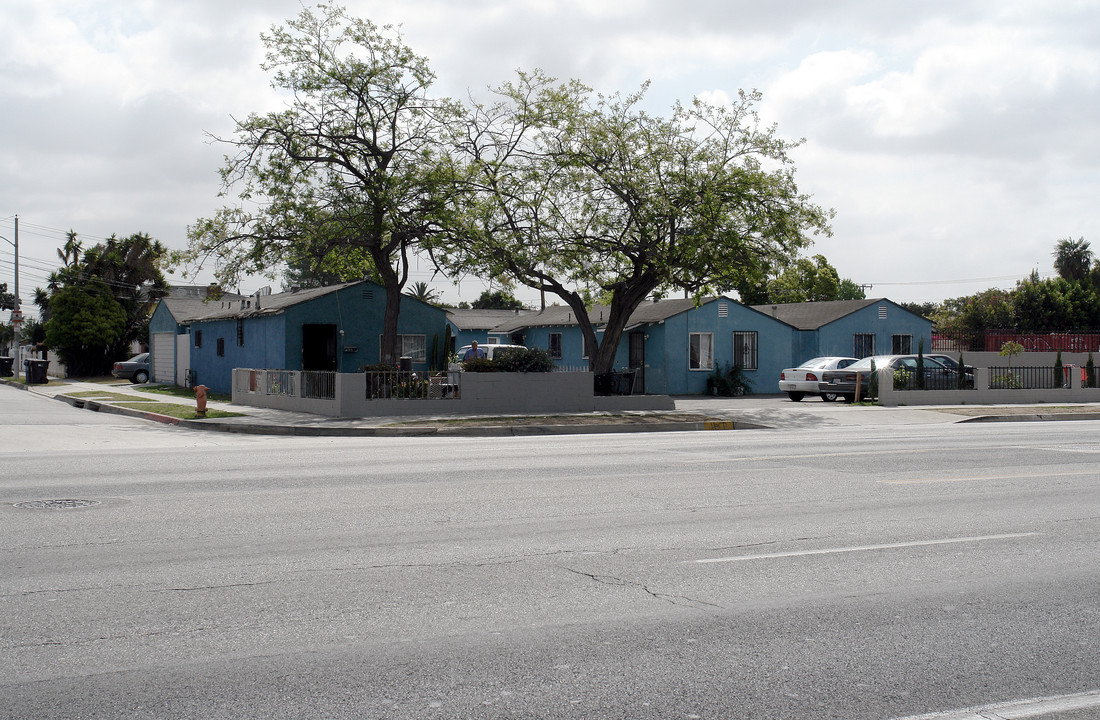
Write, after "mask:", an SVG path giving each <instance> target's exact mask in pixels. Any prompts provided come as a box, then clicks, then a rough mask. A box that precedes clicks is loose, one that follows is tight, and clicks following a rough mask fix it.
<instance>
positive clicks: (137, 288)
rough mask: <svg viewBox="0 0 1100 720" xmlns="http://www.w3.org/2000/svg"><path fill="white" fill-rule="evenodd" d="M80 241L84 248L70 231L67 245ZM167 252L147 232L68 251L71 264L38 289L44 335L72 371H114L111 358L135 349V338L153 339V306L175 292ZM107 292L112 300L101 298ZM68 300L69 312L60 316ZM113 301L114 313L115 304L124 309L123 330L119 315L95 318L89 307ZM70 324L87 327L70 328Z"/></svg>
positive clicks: (66, 309) (65, 310) (76, 244)
mask: <svg viewBox="0 0 1100 720" xmlns="http://www.w3.org/2000/svg"><path fill="white" fill-rule="evenodd" d="M74 245H75V246H76V247H79V243H77V242H76V239H75V235H73V234H70V237H69V241H68V242H67V243H66V248H70V249H71V247H72V246H74ZM166 254H167V250H166V249H165V247H164V246H163V245H161V244H160V242H158V241H156V240H153V239H152V238H150V237H149V236H148V235H146V234H144V233H135V234H133V235H130V236H129V237H126V238H118V237H116V236H114V235H112V236H111V237H109V238H107V240H106V241H105V242H102V243H99V244H98V245H95V246H94V247H92V248H89V249H87V250H84V251H83V253H82V254H79V253H68V258H69V259H68V260H67V262H69V263H70V264H68V265H66V266H65V267H63V268H59V269H58V270H57V271H56V272H53V273H51V274H50V277H49V280H48V282H47V287H46V289H42V288H36V289H35V303H36V304H37V305H38V306H39V308H41V311H42V312H41V314H42V317H43V326H44V330H45V338H44V339H45V341H46V343H47V344H49V345H50V346H51V347H53V348H54V349H55V350H57V352H58V354H59V355H61V357H62V359H63V360H64V361H65V363H66V365H68V366H69V370H70V372H73V373H76V374H94V373H95V372H102V371H104V370H109V369H110V364H111V362H113V361H114V360H116V359H118V358H120V357H124V356H126V355H128V354H129V352H130V346H131V344H132V343H133V342H134V341H135V340H142V341H145V342H148V338H149V316H150V315H151V313H152V310H153V306H154V305H155V304H156V302H157V300H158V299H160V298H161V297H164V296H165V295H167V294H168V292H169V286H168V282H167V280H165V278H164V275H163V273H162V272H161V269H160V268H161V265H162V264H163V263H164V259H165V256H166ZM62 259H63V260H64V259H65V258H64V257H63V258H62ZM104 294H106V295H107V296H109V297H110V299H111V301H112V302H111V303H110V304H108V303H106V302H105V301H100V300H98V298H99V297H100V296H101V295H104ZM59 298H64V300H59ZM89 298H92V299H95V301H94V302H93V300H92V299H89ZM62 302H63V304H64V312H63V314H61V315H59V314H58V312H59V307H60V306H59V303H62ZM107 305H109V308H110V312H109V313H108V314H109V315H110V316H111V317H112V318H113V313H114V308H116V307H117V308H118V309H120V310H121V312H122V317H123V322H122V327H121V329H119V330H118V332H115V327H114V323H113V319H112V320H111V321H110V322H108V319H104V320H103V321H99V320H94V321H93V320H89V318H90V315H89V312H91V310H88V308H92V309H95V308H100V307H101V306H107ZM105 312H106V311H105ZM70 323H86V324H87V326H86V327H85V326H76V327H69V326H68V324H70ZM55 342H61V343H63V344H62V345H57V344H55Z"/></svg>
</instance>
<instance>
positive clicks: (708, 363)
mask: <svg viewBox="0 0 1100 720" xmlns="http://www.w3.org/2000/svg"><path fill="white" fill-rule="evenodd" d="M703 338H706V343H704V342H703ZM704 345H705V346H706V347H704ZM688 370H690V371H692V372H695V371H698V372H711V371H712V370H714V333H710V332H693V333H688Z"/></svg>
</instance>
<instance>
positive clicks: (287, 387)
mask: <svg viewBox="0 0 1100 720" xmlns="http://www.w3.org/2000/svg"><path fill="white" fill-rule="evenodd" d="M254 372H255V371H254ZM259 373H260V374H261V376H262V378H263V380H262V382H263V386H262V391H263V393H264V395H284V396H286V397H298V391H297V389H296V388H297V383H296V382H295V379H296V378H295V375H297V373H296V372H295V371H293V370H261V371H259Z"/></svg>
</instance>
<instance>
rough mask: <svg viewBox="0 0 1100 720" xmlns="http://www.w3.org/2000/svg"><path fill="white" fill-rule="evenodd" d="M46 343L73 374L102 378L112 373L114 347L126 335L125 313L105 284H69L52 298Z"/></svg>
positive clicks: (46, 327) (46, 325) (94, 282)
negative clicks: (112, 349) (112, 351)
mask: <svg viewBox="0 0 1100 720" xmlns="http://www.w3.org/2000/svg"><path fill="white" fill-rule="evenodd" d="M50 313H51V315H50V319H49V320H48V321H47V322H46V324H45V329H46V344H47V345H49V346H50V347H51V348H53V349H54V351H55V352H57V354H58V356H59V357H60V358H61V361H62V362H63V363H65V365H66V366H67V367H68V371H69V373H70V374H73V375H77V376H89V375H102V374H106V373H107V372H109V371H110V368H111V360H112V356H111V354H110V352H111V348H112V347H114V346H116V345H117V344H118V343H119V341H120V340H121V339H122V337H123V336H124V335H125V333H126V327H127V318H126V310H125V309H124V308H123V307H122V305H121V304H119V302H118V301H117V300H115V298H114V295H113V294H112V292H111V288H110V287H109V286H108V285H107V284H106V283H104V282H100V281H91V282H89V283H86V284H84V285H80V286H77V285H69V286H66V287H63V288H61V289H59V290H58V291H57V292H55V293H54V294H52V295H51V296H50Z"/></svg>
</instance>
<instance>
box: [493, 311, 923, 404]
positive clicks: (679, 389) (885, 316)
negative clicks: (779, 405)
mask: <svg viewBox="0 0 1100 720" xmlns="http://www.w3.org/2000/svg"><path fill="white" fill-rule="evenodd" d="M608 312H609V311H608V308H607V307H603V306H595V307H593V308H592V310H590V311H589V313H588V316H589V320H590V321H591V322H592V324H593V325H594V327H595V328H596V336H597V338H599V337H601V336H602V328H603V327H604V326H605V325H606V318H607V316H608ZM488 335H489V337H494V336H495V337H498V338H501V340H500V341H501V342H512V343H515V344H523V345H526V346H527V347H540V348H544V349H546V350H549V351H550V355H551V357H553V358H554V362H555V363H556V364H558V365H559V366H562V367H565V368H575V369H585V368H587V367H588V353H587V352H586V350H585V348H584V347H583V341H582V335H581V331H580V327H579V325H578V324H577V319H576V317H575V315H574V313H573V310H572V309H571V308H569V307H563V306H558V305H555V306H552V307H548V308H546V309H544V310H542V311H540V312H537V313H526V314H521V315H518V316H516V317H514V318H511V319H509V320H507V321H505V322H502V323H501V324H500V325H498V326H496V328H494V329H493V330H491V331H489V333H488ZM931 336H932V323H931V321H929V320H928V319H926V318H923V317H921V316H920V315H916V314H914V313H912V312H909V311H908V310H906V309H905V308H903V307H901V306H900V305H897V304H896V303H894V302H891V301H890V300H886V299H881V298H880V299H873V300H852V301H837V302H818V303H796V304H787V305H760V306H755V307H748V306H745V305H742V304H741V303H739V302H738V301H736V300H733V299H731V298H728V297H723V296H719V297H711V298H703V299H702V300H700V301H699V303H698V304H696V302H695V301H694V300H692V299H670V300H660V301H655V302H646V303H643V304H642V305H640V306H638V308H637V309H636V310H635V311H634V312H633V313H632V314H631V316H630V320H629V321H628V322H627V326H626V329H625V331H624V333H623V338H622V340H621V341H620V343H619V348H618V351H617V353H616V357H615V367H616V368H617V369H619V368H621V369H628V368H629V369H634V370H635V371H636V372H637V374H638V378H637V380H636V382H635V392H646V393H652V394H665V395H688V394H699V393H703V392H705V391H706V387H707V377H708V376H709V375H710V374H711V373H712V372H713V371H714V370H716V369H717V370H725V369H726V368H727V367H730V366H737V367H739V368H741V370H742V373H743V377H744V378H745V379H746V380H747V381H748V383H749V384H750V386H751V387H752V389H753V391H754V392H757V393H773V392H777V391H778V386H777V382H778V379H779V373H780V372H781V371H782V370H783V369H784V368H788V367H792V366H795V365H798V364H799V363H801V362H803V361H805V360H808V359H810V358H812V357H816V356H818V355H854V356H855V357H864V356H866V355H871V354H875V353H879V354H888V353H898V354H901V353H910V352H914V353H915V352H916V351H917V347H918V344H919V342H920V339H921V338H923V339H924V347H925V348H926V349H929V348H930V347H931V345H930V344H929V342H930V339H931Z"/></svg>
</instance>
